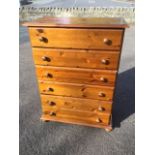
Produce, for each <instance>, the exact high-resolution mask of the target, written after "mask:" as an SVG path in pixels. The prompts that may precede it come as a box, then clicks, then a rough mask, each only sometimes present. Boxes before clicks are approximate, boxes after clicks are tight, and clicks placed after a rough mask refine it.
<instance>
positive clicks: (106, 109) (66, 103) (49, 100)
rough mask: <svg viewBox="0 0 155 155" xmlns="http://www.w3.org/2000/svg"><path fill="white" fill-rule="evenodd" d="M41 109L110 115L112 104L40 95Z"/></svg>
mask: <svg viewBox="0 0 155 155" xmlns="http://www.w3.org/2000/svg"><path fill="white" fill-rule="evenodd" d="M41 100H42V108H43V109H46V110H54V109H57V108H61V109H69V110H74V111H83V112H84V111H85V112H94V113H101V114H102V113H111V108H112V103H111V102H108V101H100V100H91V99H80V98H73V97H61V96H52V95H41Z"/></svg>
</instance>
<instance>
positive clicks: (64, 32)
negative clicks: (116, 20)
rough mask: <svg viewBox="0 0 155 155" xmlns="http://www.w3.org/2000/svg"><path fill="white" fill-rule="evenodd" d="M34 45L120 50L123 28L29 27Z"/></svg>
mask: <svg viewBox="0 0 155 155" xmlns="http://www.w3.org/2000/svg"><path fill="white" fill-rule="evenodd" d="M29 33H30V39H31V44H32V46H34V47H55V48H77V49H110V50H120V48H121V42H122V37H123V30H121V29H71V28H39V27H38V28H36V27H35V28H34V27H30V28H29Z"/></svg>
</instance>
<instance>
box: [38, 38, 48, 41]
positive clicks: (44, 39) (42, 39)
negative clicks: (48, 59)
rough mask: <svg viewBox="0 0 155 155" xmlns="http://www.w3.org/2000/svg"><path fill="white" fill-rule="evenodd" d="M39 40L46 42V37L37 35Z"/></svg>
mask: <svg viewBox="0 0 155 155" xmlns="http://www.w3.org/2000/svg"><path fill="white" fill-rule="evenodd" d="M39 41H40V42H47V38H45V37H39Z"/></svg>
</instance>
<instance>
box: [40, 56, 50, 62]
mask: <svg viewBox="0 0 155 155" xmlns="http://www.w3.org/2000/svg"><path fill="white" fill-rule="evenodd" d="M41 58H42V60H43V61H50V58H49V57H46V56H43V57H41Z"/></svg>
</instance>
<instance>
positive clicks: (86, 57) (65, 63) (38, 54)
mask: <svg viewBox="0 0 155 155" xmlns="http://www.w3.org/2000/svg"><path fill="white" fill-rule="evenodd" d="M32 52H33V58H34V63H35V64H36V65H47V66H57V67H72V68H92V69H106V70H117V68H118V63H119V56H120V51H106V50H101V51H98V50H76V49H52V48H33V49H32ZM43 57H47V58H48V60H47V61H44V60H43ZM102 60H106V61H107V63H105V64H104V63H102Z"/></svg>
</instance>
